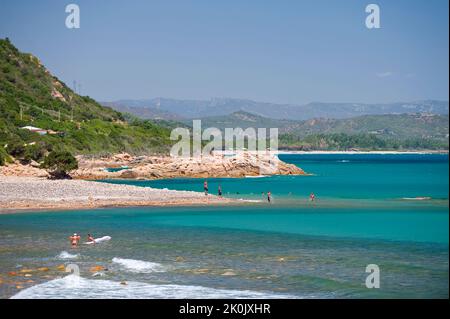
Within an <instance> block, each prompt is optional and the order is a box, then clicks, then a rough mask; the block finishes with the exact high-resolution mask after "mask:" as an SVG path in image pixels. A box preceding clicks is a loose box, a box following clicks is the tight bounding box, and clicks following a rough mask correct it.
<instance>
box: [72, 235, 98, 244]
mask: <svg viewBox="0 0 450 319" xmlns="http://www.w3.org/2000/svg"><path fill="white" fill-rule="evenodd" d="M69 240H70V244H71V245H72V247H77V246H78V244H79V243H80V240H81V236H80V235H78V234H77V233H74V234H73V235H72V236H70V237H69ZM87 241H88V243H90V242H92V243H93V244H95V239H94V236H92V235H91V234H88V235H87Z"/></svg>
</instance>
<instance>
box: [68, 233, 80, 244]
mask: <svg viewBox="0 0 450 319" xmlns="http://www.w3.org/2000/svg"><path fill="white" fill-rule="evenodd" d="M80 239H81V237H80V236H79V235H78V234H77V233H74V234H73V235H72V236H70V237H69V240H70V244H71V245H72V247H76V246H78V242H79V241H80Z"/></svg>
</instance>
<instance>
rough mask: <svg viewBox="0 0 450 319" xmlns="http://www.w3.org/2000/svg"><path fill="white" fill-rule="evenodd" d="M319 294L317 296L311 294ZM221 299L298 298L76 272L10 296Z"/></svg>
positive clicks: (13, 297) (16, 297) (41, 297)
mask: <svg viewBox="0 0 450 319" xmlns="http://www.w3.org/2000/svg"><path fill="white" fill-rule="evenodd" d="M310 297H311V298H312V297H317V296H310ZM81 298H83V299H84V298H86V299H92V298H108V299H187V298H189V299H191V298H193V299H207V298H208V299H219V298H253V299H256V298H258V299H267V298H272V299H273V298H299V297H298V296H294V295H288V294H276V293H266V292H257V291H250V290H227V289H214V288H208V287H202V286H182V285H153V284H146V283H142V282H132V281H130V282H127V284H126V285H122V284H121V283H120V282H116V281H111V280H97V279H85V278H82V277H77V276H75V275H69V276H66V277H64V278H60V279H54V280H51V281H48V282H46V283H43V284H40V285H36V286H33V287H30V288H27V289H24V290H22V291H21V292H19V293H17V294H16V295H14V296H12V297H11V299H81Z"/></svg>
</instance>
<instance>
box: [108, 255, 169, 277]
mask: <svg viewBox="0 0 450 319" xmlns="http://www.w3.org/2000/svg"><path fill="white" fill-rule="evenodd" d="M112 262H113V263H116V264H119V265H120V266H122V267H123V268H125V269H126V270H128V271H131V272H137V273H151V272H164V271H166V270H167V269H166V267H164V266H163V265H161V264H158V263H153V262H150V261H143V260H136V259H125V258H119V257H114V258H113V259H112Z"/></svg>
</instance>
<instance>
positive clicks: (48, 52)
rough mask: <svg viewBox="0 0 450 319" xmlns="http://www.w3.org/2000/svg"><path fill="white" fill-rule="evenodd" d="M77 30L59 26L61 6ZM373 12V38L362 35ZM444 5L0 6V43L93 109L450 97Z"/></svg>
mask: <svg viewBox="0 0 450 319" xmlns="http://www.w3.org/2000/svg"><path fill="white" fill-rule="evenodd" d="M69 3H76V4H78V5H79V6H80V9H81V28H80V29H68V28H66V26H65V19H66V16H67V13H65V6H66V5H67V4H69ZM369 3H377V4H378V5H379V6H380V9H381V29H367V28H366V26H365V19H366V16H367V13H366V12H365V7H366V5H367V4H369ZM448 10H449V8H448V0H432V1H429V0H421V1H412V0H395V1H392V0H386V1H375V0H366V1H360V0H347V1H335V0H328V1H325V0H323V1H317V0H311V1H299V0H296V1H275V0H274V1H262V0H261V1H256V0H241V1H234V0H226V1H225V0H224V1H220V2H219V1H210V0H204V1H189V0H184V1H167V0H166V1H151V0H146V1H144V0H142V1H138V0H128V1H117V0H116V1H114V0H107V1H106V0H95V1H92V0H89V1H88V0H72V1H61V0H53V1H26V0H14V1H6V0H2V1H1V4H0V37H1V38H4V37H9V38H10V40H11V41H12V42H13V43H14V44H15V45H16V46H17V47H18V48H19V49H20V50H23V51H26V52H30V53H33V54H34V55H36V56H38V57H39V58H40V59H41V60H42V62H43V63H44V64H45V65H46V66H47V67H48V68H49V69H50V71H51V72H52V73H53V74H55V75H56V76H58V77H59V78H60V79H61V80H63V81H64V82H65V83H66V84H68V85H69V86H71V87H72V83H73V81H74V80H77V81H78V82H79V83H81V85H82V88H81V93H82V94H83V95H90V96H92V97H94V98H95V99H97V100H115V99H124V98H132V99H140V98H152V97H159V96H162V97H172V98H185V99H209V98H211V97H236V98H249V99H254V100H259V101H268V102H280V103H296V104H300V103H307V102H311V101H323V102H394V101H411V100H418V99H442V100H448V94H449V91H448V86H449V73H448V72H449V71H448V70H449V41H448V37H449V33H448V26H449V19H448Z"/></svg>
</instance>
